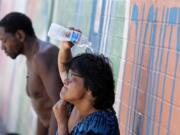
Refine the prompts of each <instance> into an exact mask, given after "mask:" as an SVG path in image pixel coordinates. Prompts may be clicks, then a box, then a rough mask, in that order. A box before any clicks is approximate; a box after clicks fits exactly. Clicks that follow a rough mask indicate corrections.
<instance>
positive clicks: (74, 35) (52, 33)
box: [48, 23, 93, 53]
mask: <svg viewBox="0 0 180 135" xmlns="http://www.w3.org/2000/svg"><path fill="white" fill-rule="evenodd" d="M48 36H49V37H51V38H54V39H56V40H59V41H71V42H72V43H74V44H75V45H76V46H77V47H82V48H86V49H85V52H88V53H92V52H93V49H92V48H91V42H89V41H88V39H87V38H86V37H85V36H83V35H82V34H81V33H80V32H78V31H75V30H71V29H68V28H65V27H63V26H61V25H58V24H55V23H52V24H51V26H50V29H49V31H48Z"/></svg>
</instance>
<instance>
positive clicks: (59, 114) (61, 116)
mask: <svg viewBox="0 0 180 135" xmlns="http://www.w3.org/2000/svg"><path fill="white" fill-rule="evenodd" d="M53 112H54V115H55V118H56V120H57V122H58V123H59V124H61V123H62V124H64V123H66V124H67V123H68V109H67V102H66V101H64V100H62V99H61V100H59V101H58V102H57V103H56V104H55V105H54V106H53Z"/></svg>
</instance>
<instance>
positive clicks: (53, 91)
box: [0, 12, 62, 135]
mask: <svg viewBox="0 0 180 135" xmlns="http://www.w3.org/2000/svg"><path fill="white" fill-rule="evenodd" d="M0 40H1V48H2V50H4V52H5V53H6V54H7V55H8V56H10V57H11V58H12V59H15V58H16V57H17V56H19V55H20V54H22V55H24V56H25V57H26V58H27V69H28V73H27V95H28V96H29V97H30V99H31V102H32V105H33V107H34V109H35V112H36V113H37V116H38V122H37V135H47V134H48V135H55V131H56V128H57V123H56V120H55V117H54V114H53V112H52V107H53V105H54V104H55V103H56V102H57V101H58V100H59V91H60V90H61V87H62V82H61V80H60V76H59V73H58V66H57V57H58V52H59V49H58V48H57V47H55V46H53V45H51V44H49V43H46V42H43V41H41V40H39V39H38V38H37V37H36V35H35V32H34V30H33V27H32V23H31V20H30V19H29V18H28V17H27V16H26V15H24V14H22V13H18V12H11V13H9V14H7V15H6V16H5V17H4V18H2V19H1V20H0Z"/></svg>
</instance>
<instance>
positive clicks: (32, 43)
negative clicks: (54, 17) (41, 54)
mask: <svg viewBox="0 0 180 135" xmlns="http://www.w3.org/2000/svg"><path fill="white" fill-rule="evenodd" d="M38 49H39V40H38V39H37V38H27V39H26V41H25V42H24V50H23V54H24V55H25V56H26V58H27V59H28V60H31V59H32V57H33V56H34V54H36V52H37V51H38Z"/></svg>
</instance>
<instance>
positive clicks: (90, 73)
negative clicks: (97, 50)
mask: <svg viewBox="0 0 180 135" xmlns="http://www.w3.org/2000/svg"><path fill="white" fill-rule="evenodd" d="M67 68H68V69H71V70H73V71H76V72H78V73H79V74H80V75H82V77H83V78H84V85H85V87H86V88H90V90H91V91H92V95H93V96H94V97H95V101H94V103H93V106H94V108H96V109H99V110H106V109H112V106H113V104H114V100H115V92H114V79H113V73H112V68H111V66H110V63H109V59H108V58H106V57H105V56H103V55H96V54H87V53H86V54H80V55H78V56H76V57H74V58H73V59H72V60H71V61H70V62H69V63H68V64H67Z"/></svg>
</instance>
